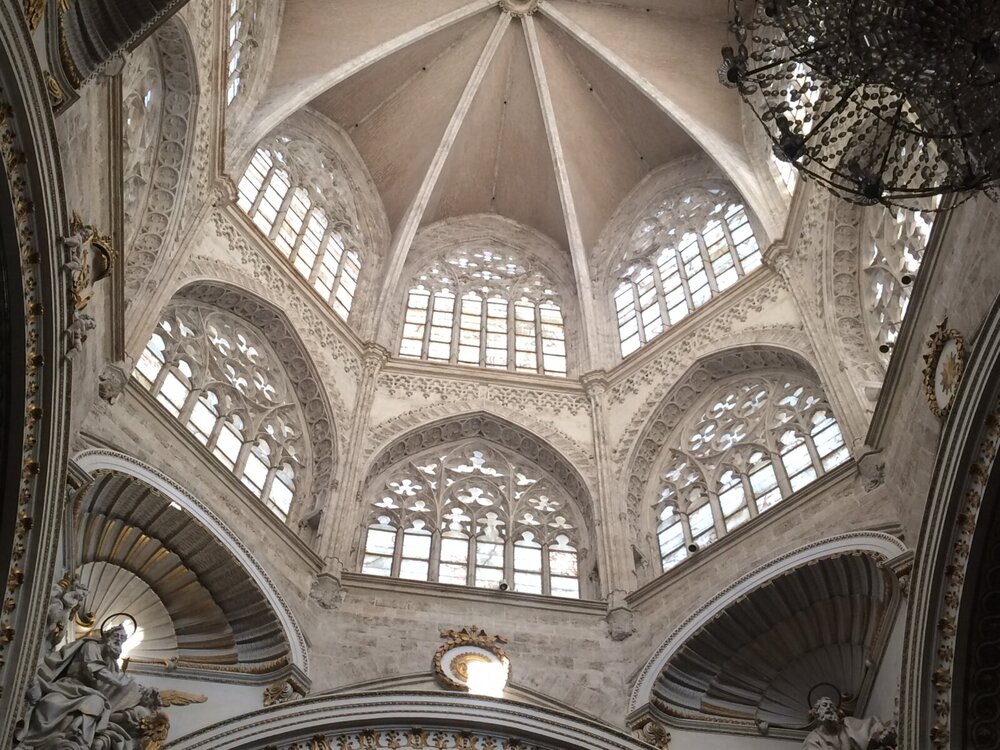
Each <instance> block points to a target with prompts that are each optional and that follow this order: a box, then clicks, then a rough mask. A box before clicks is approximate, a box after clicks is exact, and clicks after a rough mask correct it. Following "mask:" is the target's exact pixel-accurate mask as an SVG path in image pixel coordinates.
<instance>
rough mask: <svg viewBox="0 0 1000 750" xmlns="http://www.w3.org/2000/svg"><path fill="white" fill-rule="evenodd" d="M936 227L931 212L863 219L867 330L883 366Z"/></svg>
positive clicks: (879, 210)
mask: <svg viewBox="0 0 1000 750" xmlns="http://www.w3.org/2000/svg"><path fill="white" fill-rule="evenodd" d="M939 205H940V198H935V199H933V201H930V202H928V208H929V209H935V208H937V207H938V206H939ZM933 223H934V215H933V213H931V212H930V211H907V210H905V209H902V208H883V207H881V206H879V207H875V208H872V209H869V211H868V212H867V213H866V215H865V236H864V238H863V240H862V242H863V246H862V255H861V262H862V273H863V275H862V292H863V294H864V300H865V307H866V310H867V313H868V330H869V333H870V335H871V337H872V341H873V343H874V344H875V348H876V349H877V350H878V351H879V353H880V355H881V356H882V361H883V363H884V364H888V362H889V357H890V354H891V353H892V345H893V343H895V341H896V338H897V337H898V336H899V329H900V327H901V326H902V325H903V318H905V317H906V308H907V307H908V306H909V304H910V294H911V293H912V291H913V282H914V281H915V280H916V277H917V271H919V270H920V264H921V263H922V262H923V259H924V250H925V249H926V248H927V241H928V239H929V238H930V234H931V227H932V226H933Z"/></svg>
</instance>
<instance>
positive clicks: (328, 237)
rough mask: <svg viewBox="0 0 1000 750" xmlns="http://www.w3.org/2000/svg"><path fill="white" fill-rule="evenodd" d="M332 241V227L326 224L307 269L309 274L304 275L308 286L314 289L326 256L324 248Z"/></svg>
mask: <svg viewBox="0 0 1000 750" xmlns="http://www.w3.org/2000/svg"><path fill="white" fill-rule="evenodd" d="M332 241H333V227H331V226H327V228H326V231H325V232H323V239H322V240H320V243H319V249H317V250H316V260H314V261H313V264H312V268H310V269H309V274H308V275H307V276H306V279H307V281H308V282H309V286H311V287H312V288H313V289H314V290H315V289H316V287H315V286H314V284H315V283H316V277H317V276H319V269H320V266H321V265H323V258H324V257H325V256H326V249H327V247H328V246H329V245H330V243H331V242H332Z"/></svg>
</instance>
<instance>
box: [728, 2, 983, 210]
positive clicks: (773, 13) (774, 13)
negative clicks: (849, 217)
mask: <svg viewBox="0 0 1000 750" xmlns="http://www.w3.org/2000/svg"><path fill="white" fill-rule="evenodd" d="M734 5H735V10H734V15H733V22H732V25H731V29H732V31H733V33H734V34H735V36H736V42H737V44H736V47H735V49H734V48H733V47H726V48H724V49H723V50H722V55H723V62H722V65H721V67H720V68H719V80H720V82H721V83H722V84H723V85H725V86H728V87H730V88H735V89H737V90H738V91H739V93H740V96H741V97H742V98H743V99H744V101H745V102H746V103H747V104H748V105H749V106H750V108H751V109H752V110H753V112H754V114H756V115H757V117H758V119H759V120H760V121H761V123H762V124H763V126H764V127H765V129H766V131H767V134H768V137H769V138H770V139H771V141H772V143H773V148H774V154H775V156H776V157H777V158H778V159H780V160H782V161H786V162H790V163H791V164H793V165H794V166H795V167H796V168H797V169H798V170H799V172H800V173H801V174H803V175H805V176H808V177H811V178H813V179H815V180H818V181H819V182H821V183H823V184H825V185H826V186H827V187H828V188H830V189H831V190H832V191H833V192H834V193H836V194H838V195H840V196H842V197H844V198H846V199H848V200H850V201H853V202H855V203H862V204H873V203H883V204H886V205H898V206H903V207H906V208H914V207H921V208H926V201H925V200H921V199H926V198H928V197H930V196H934V195H941V194H945V193H957V194H959V195H958V200H962V199H963V198H968V197H969V196H971V195H972V194H973V193H974V192H976V191H982V190H990V189H991V188H995V187H996V186H997V184H998V182H1000V2H997V0H734ZM744 9H745V10H746V13H743V12H741V11H742V10H744Z"/></svg>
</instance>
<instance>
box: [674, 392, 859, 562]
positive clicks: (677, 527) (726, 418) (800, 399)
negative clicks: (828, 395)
mask: <svg viewBox="0 0 1000 750" xmlns="http://www.w3.org/2000/svg"><path fill="white" fill-rule="evenodd" d="M848 457H849V453H848V449H847V446H846V445H845V444H844V438H843V435H842V434H841V431H840V426H839V425H838V424H837V420H836V418H835V417H834V416H833V412H832V410H831V409H830V406H829V404H828V403H827V401H826V399H825V397H824V396H823V394H822V392H821V391H820V390H819V388H817V387H816V386H814V385H811V384H809V383H806V382H804V381H802V380H800V379H796V378H791V377H785V376H782V375H775V376H768V377H763V376H762V377H754V378H750V379H742V380H739V381H735V382H734V381H730V382H729V383H728V384H725V385H723V386H722V387H721V388H719V389H717V390H716V391H715V392H714V393H713V395H712V397H711V399H709V400H708V402H707V408H705V409H704V410H699V411H697V412H695V417H694V418H693V419H689V420H687V421H686V423H685V425H684V426H683V427H682V428H681V429H679V430H678V431H677V432H676V433H675V440H674V447H673V448H672V449H671V450H670V453H669V456H668V458H667V460H666V462H665V465H664V466H663V468H662V470H661V471H660V491H659V495H658V497H657V500H656V503H655V509H656V519H657V529H656V533H657V539H658V543H659V549H660V559H661V562H662V565H663V570H664V571H667V570H670V569H671V568H673V567H675V566H676V565H678V564H680V563H681V562H682V561H683V560H684V559H686V558H687V557H688V555H689V553H690V550H689V546H690V545H697V548H703V547H705V546H706V545H708V544H711V543H712V542H714V541H716V540H717V539H719V538H721V537H723V536H725V535H726V534H728V533H729V532H731V531H733V530H734V529H736V528H738V527H739V526H741V525H742V524H744V523H746V522H747V521H749V520H751V519H753V518H756V517H757V516H758V515H760V514H761V513H763V512H765V511H766V510H768V509H770V508H772V507H774V506H775V505H777V504H778V503H779V502H781V501H782V500H783V499H785V498H787V497H789V496H790V495H792V494H793V493H795V492H797V491H798V490H800V489H802V488H803V487H805V486H807V485H808V484H810V483H811V482H813V481H815V480H816V479H817V478H819V477H820V476H822V475H823V474H825V473H827V472H829V471H830V470H831V469H833V468H835V467H837V466H839V465H840V464H842V463H844V462H845V461H846V460H847V459H848Z"/></svg>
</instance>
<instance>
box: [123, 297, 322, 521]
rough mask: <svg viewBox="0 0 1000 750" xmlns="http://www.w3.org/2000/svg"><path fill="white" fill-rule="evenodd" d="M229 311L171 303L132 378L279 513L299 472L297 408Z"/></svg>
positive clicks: (266, 354)
mask: <svg viewBox="0 0 1000 750" xmlns="http://www.w3.org/2000/svg"><path fill="white" fill-rule="evenodd" d="M275 362H277V357H276V355H275V354H274V352H273V351H272V350H271V348H270V346H268V345H267V343H265V342H264V341H263V340H262V339H261V337H260V336H259V335H258V334H256V333H255V332H254V331H253V330H251V329H250V328H249V327H248V326H247V325H245V324H244V323H243V322H242V321H241V320H239V319H238V318H236V317H235V316H232V315H229V314H227V313H224V312H222V311H219V310H215V309H213V308H210V307H207V306H201V305H193V304H187V305H184V306H172V307H171V308H169V309H168V310H167V312H166V313H165V314H164V316H163V318H162V319H161V321H160V323H159V325H158V326H157V327H156V330H155V331H154V333H153V335H152V337H151V338H150V340H149V343H148V344H147V345H146V348H145V349H144V350H143V352H142V355H141V356H140V357H139V361H138V362H137V364H136V367H135V370H134V371H133V377H134V378H135V379H136V381H137V382H138V383H140V384H141V385H142V386H143V387H144V388H146V390H148V391H149V392H150V394H151V395H152V396H153V397H154V398H155V399H156V400H157V402H158V403H159V404H160V405H161V406H162V407H163V408H164V409H165V410H166V411H167V412H168V413H169V414H170V415H171V416H173V417H174V418H175V419H177V420H178V421H179V422H180V423H181V424H183V425H184V426H185V427H186V428H187V430H188V431H189V432H190V433H191V435H192V436H193V437H194V438H195V440H197V441H198V442H199V443H201V444H202V445H203V446H204V447H205V448H206V449H207V450H208V451H209V452H210V453H211V454H212V456H213V457H214V458H215V459H216V460H217V461H218V462H219V463H221V464H222V465H223V466H225V467H226V468H227V469H229V470H230V471H231V472H233V474H235V475H236V477H237V478H238V479H239V480H240V481H241V482H242V483H243V485H244V486H245V487H247V489H249V490H250V491H251V492H252V493H253V494H254V495H256V496H257V497H258V498H260V499H261V501H262V502H263V503H264V504H265V505H266V506H267V507H268V508H270V509H271V510H272V511H273V512H274V513H275V514H276V515H277V516H278V517H279V518H281V519H283V520H284V519H285V518H287V516H288V511H289V509H290V507H291V504H292V500H293V499H294V498H295V496H296V494H297V490H298V488H299V485H300V483H301V480H302V477H303V475H304V473H305V465H304V461H305V459H304V456H305V452H304V451H305V438H304V430H303V424H304V420H303V418H302V414H301V410H300V408H299V406H298V404H297V403H296V402H295V397H294V395H293V394H294V391H293V389H292V386H291V384H290V382H289V380H288V376H287V374H285V372H284V371H283V369H282V368H281V367H280V366H276V365H275V364H274V363H275Z"/></svg>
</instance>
